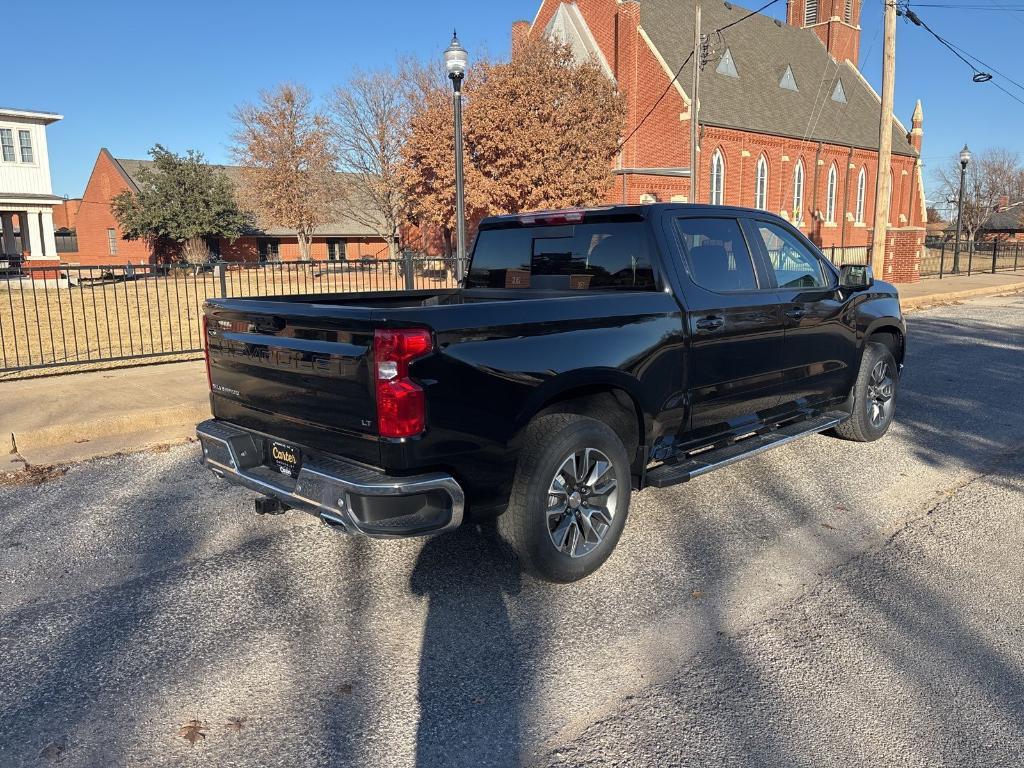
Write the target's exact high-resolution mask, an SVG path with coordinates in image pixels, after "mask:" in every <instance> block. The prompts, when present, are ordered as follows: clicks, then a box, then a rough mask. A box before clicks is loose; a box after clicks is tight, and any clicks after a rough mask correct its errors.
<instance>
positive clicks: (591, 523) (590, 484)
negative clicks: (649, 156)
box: [198, 204, 906, 581]
mask: <svg viewBox="0 0 1024 768" xmlns="http://www.w3.org/2000/svg"><path fill="white" fill-rule="evenodd" d="M204 321H205V327H206V332H205V333H204V337H205V340H206V345H207V367H208V373H209V379H210V389H211V395H210V400H211V404H212V409H213V415H214V418H213V419H211V420H209V421H205V422H203V423H202V424H200V425H199V426H198V434H199V439H200V441H201V443H202V448H203V456H204V461H205V463H206V465H207V466H208V467H209V468H210V469H211V470H213V472H215V473H216V474H217V475H219V476H221V477H223V478H226V479H228V480H230V481H231V482H234V483H238V484H241V485H244V486H246V487H248V488H251V489H252V490H254V491H257V492H258V493H259V494H261V498H260V499H258V500H257V510H258V511H261V510H262V511H281V510H284V509H288V508H298V509H303V510H306V511H309V512H312V513H313V514H315V515H318V516H319V517H320V518H321V519H322V520H324V521H326V522H328V523H330V524H333V525H336V526H338V527H340V528H343V529H344V530H346V531H349V532H352V533H358V534H364V535H368V536H376V537H393V536H416V535H423V534H433V533H439V532H442V531H448V530H451V529H453V528H455V527H457V526H459V525H461V524H463V523H465V522H467V521H482V520H486V519H490V518H494V517H495V516H497V525H498V527H499V529H500V530H501V532H502V534H503V537H504V538H505V539H506V540H507V542H508V543H509V544H510V545H511V546H512V548H513V549H514V550H515V551H516V553H517V554H518V556H519V558H520V560H521V561H522V563H523V565H524V566H525V567H526V568H528V569H530V570H532V571H533V572H534V573H536V574H538V575H540V576H542V577H544V578H547V579H551V580H554V581H572V580H575V579H579V578H581V577H583V576H586V575H587V574H589V573H591V572H593V571H594V570H595V569H596V568H597V567H598V566H600V565H601V563H603V562H604V560H605V559H606V558H607V557H608V556H609V554H610V553H611V551H612V549H613V548H614V547H615V544H616V543H617V541H618V539H619V535H620V534H621V532H622V528H623V525H624V524H625V522H626V515H627V512H628V509H629V501H630V493H631V491H632V490H639V489H642V488H646V487H649V486H653V487H656V488H662V487H665V486H669V485H673V484H676V483H680V482H684V481H687V480H690V479H692V478H694V477H697V476H698V475H702V474H704V473H706V472H710V471H711V470H714V469H717V468H719V467H723V466H726V465H728V464H731V463H733V462H735V461H738V460H740V459H743V458H746V457H748V456H752V455H754V454H757V453H760V452H762V451H765V450H767V449H769V448H773V447H776V446H779V445H783V444H786V443H789V442H791V441H793V440H796V439H798V438H800V437H804V436H806V435H812V434H814V433H817V432H823V431H826V430H830V431H831V432H833V433H835V434H837V435H839V436H841V437H844V438H847V439H851V440H859V441H867V440H875V439H878V438H879V437H881V436H882V435H883V434H884V433H885V432H886V430H887V429H888V427H889V424H890V422H891V420H892V417H893V409H894V407H895V397H896V389H897V384H898V382H899V377H900V371H901V368H902V365H903V358H904V350H905V337H906V326H905V324H904V321H903V318H902V316H901V313H900V306H899V299H898V296H897V293H896V289H895V288H894V287H893V286H891V285H889V284H887V283H883V282H880V281H876V280H874V279H873V276H872V273H871V269H870V268H869V267H866V266H844V267H842V268H841V269H836V268H835V267H834V266H833V265H832V264H831V263H829V262H828V261H827V260H826V259H825V258H824V257H822V255H821V253H820V252H819V251H818V250H817V249H816V248H815V246H814V245H813V244H812V243H811V242H810V241H808V240H807V239H806V238H805V237H804V236H803V235H802V234H801V233H800V232H799V231H798V230H797V229H795V228H793V227H792V226H791V225H790V224H789V223H788V222H786V221H785V220H784V219H781V218H779V217H777V216H773V215H771V214H768V213H765V212H763V211H754V210H747V209H741V208H728V207H721V206H700V205H685V204H653V205H644V206H610V207H605V208H594V209H577V210H565V211H547V212H538V213H533V214H528V215H519V216H499V217H494V218H489V219H485V220H484V221H483V222H482V223H481V224H480V228H479V233H478V235H477V238H476V242H475V244H474V247H473V253H472V258H471V261H470V265H469V270H468V274H467V277H466V279H465V281H464V285H463V286H462V287H460V288H456V289H445V290H433V291H406V292H400V293H362V294H338V295H308V296H280V297H270V298H264V299H211V300H210V301H208V302H207V304H206V310H205V315H204Z"/></svg>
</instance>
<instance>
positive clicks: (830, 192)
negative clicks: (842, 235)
mask: <svg viewBox="0 0 1024 768" xmlns="http://www.w3.org/2000/svg"><path fill="white" fill-rule="evenodd" d="M836 176H837V172H836V164H835V163H832V167H831V168H829V169H828V187H827V188H826V190H825V221H827V222H828V223H830V224H834V223H835V221H836Z"/></svg>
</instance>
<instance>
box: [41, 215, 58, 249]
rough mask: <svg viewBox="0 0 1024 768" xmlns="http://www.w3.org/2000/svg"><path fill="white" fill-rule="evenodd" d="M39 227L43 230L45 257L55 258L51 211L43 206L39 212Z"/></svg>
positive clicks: (55, 239) (55, 246) (55, 245)
mask: <svg viewBox="0 0 1024 768" xmlns="http://www.w3.org/2000/svg"><path fill="white" fill-rule="evenodd" d="M39 228H40V229H41V230H43V251H44V252H45V253H46V258H48V259H56V258H57V238H55V237H54V236H53V211H52V210H51V209H49V208H44V209H43V210H42V211H40V212H39Z"/></svg>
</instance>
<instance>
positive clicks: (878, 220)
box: [844, 0, 896, 278]
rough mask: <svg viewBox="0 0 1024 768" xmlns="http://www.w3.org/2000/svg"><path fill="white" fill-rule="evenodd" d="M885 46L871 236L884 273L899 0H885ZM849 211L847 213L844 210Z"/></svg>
mask: <svg viewBox="0 0 1024 768" xmlns="http://www.w3.org/2000/svg"><path fill="white" fill-rule="evenodd" d="M884 38H885V39H884V41H883V48H882V113H881V116H880V118H879V121H878V176H877V178H876V179H875V228H874V233H873V236H872V240H871V268H872V269H873V270H874V272H875V274H876V275H878V277H880V278H881V277H884V272H883V269H884V267H885V233H886V229H887V228H888V226H889V196H890V195H891V194H892V188H891V187H892V185H891V184H890V180H889V170H890V166H891V165H892V99H893V88H894V87H895V85H896V0H885V35H884ZM844 215H845V214H844Z"/></svg>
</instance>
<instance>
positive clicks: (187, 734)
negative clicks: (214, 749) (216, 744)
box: [178, 720, 206, 747]
mask: <svg viewBox="0 0 1024 768" xmlns="http://www.w3.org/2000/svg"><path fill="white" fill-rule="evenodd" d="M205 731H206V723H204V722H202V721H201V720H189V721H188V722H187V723H185V724H184V725H183V726H181V728H179V729H178V735H179V736H181V738H183V739H184V740H185V741H187V742H188V743H189V744H191V745H192V746H193V747H194V746H195V745H196V742H197V741H199V740H200V739H205V738H206V733H205Z"/></svg>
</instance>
